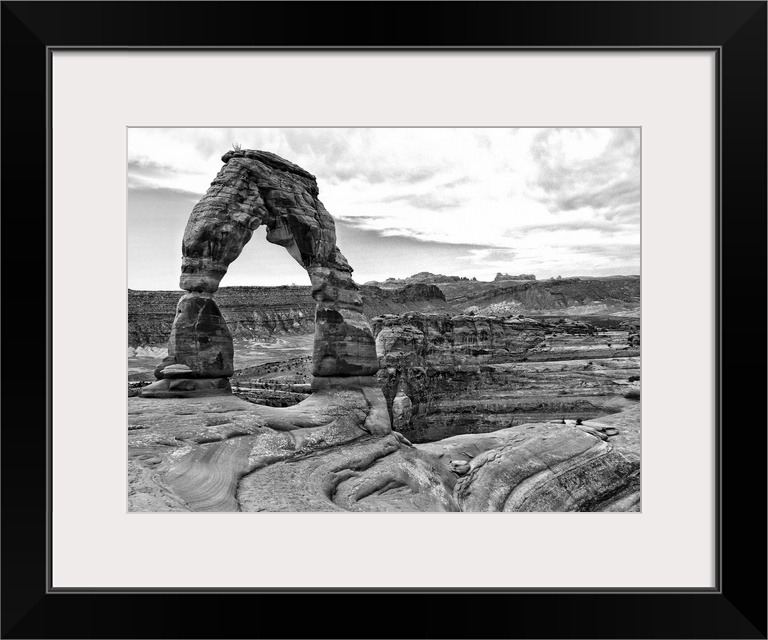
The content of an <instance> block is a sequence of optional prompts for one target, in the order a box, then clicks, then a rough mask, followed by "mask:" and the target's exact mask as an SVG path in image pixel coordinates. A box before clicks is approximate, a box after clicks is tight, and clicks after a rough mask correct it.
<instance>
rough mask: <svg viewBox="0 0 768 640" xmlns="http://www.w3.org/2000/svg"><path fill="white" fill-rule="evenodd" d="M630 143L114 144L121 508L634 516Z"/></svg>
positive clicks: (636, 190) (540, 138)
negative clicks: (124, 443)
mask: <svg viewBox="0 0 768 640" xmlns="http://www.w3.org/2000/svg"><path fill="white" fill-rule="evenodd" d="M640 134H641V131H640V128H639V127H614V128H610V127H595V128H574V127H552V128H527V127H525V128H496V127H484V128H442V127H435V128H391V127H381V128H239V129H233V128H139V127H132V128H129V129H128V132H127V137H128V141H127V142H128V158H127V177H128V191H127V214H128V229H127V242H128V247H127V250H128V283H127V285H128V347H127V357H128V363H127V367H128V416H127V423H128V426H127V438H128V496H127V510H128V511H129V512H155V513H156V512H340V513H344V512H640V511H641V492H640V484H641V482H640V458H641V456H640V417H641V403H640V396H641V392H640V390H641V375H640V374H641V369H640V309H641V300H640V285H641V279H640V222H641V179H640V167H641V135H640Z"/></svg>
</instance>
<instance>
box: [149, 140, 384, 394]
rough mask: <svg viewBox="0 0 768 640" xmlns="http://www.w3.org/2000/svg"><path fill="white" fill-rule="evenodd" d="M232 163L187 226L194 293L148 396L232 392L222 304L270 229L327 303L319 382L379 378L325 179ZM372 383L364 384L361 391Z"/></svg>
mask: <svg viewBox="0 0 768 640" xmlns="http://www.w3.org/2000/svg"><path fill="white" fill-rule="evenodd" d="M222 161H223V162H224V167H222V169H221V170H220V171H219V174H218V175H217V176H216V178H215V180H214V181H213V182H212V183H211V186H210V187H209V188H208V191H207V192H206V194H205V195H204V196H203V198H202V199H201V200H200V202H198V203H197V204H196V205H195V207H194V208H193V210H192V213H191V215H190V217H189V221H188V222H187V227H186V230H185V232H184V239H183V241H182V264H181V278H180V282H179V284H180V288H181V289H183V290H185V291H186V292H187V293H185V294H184V295H183V296H182V297H181V299H180V300H179V304H178V306H177V311H176V317H175V319H174V324H173V329H172V332H171V337H170V339H169V342H168V357H167V358H165V359H164V360H163V362H162V363H161V364H160V365H159V366H158V367H157V369H156V370H155V377H156V378H158V381H157V382H155V383H154V384H152V385H150V386H148V387H146V388H145V389H144V391H143V392H142V395H143V396H144V397H192V396H205V395H220V394H228V393H231V389H230V387H229V381H228V378H229V377H230V376H231V375H232V373H233V372H234V369H233V364H232V362H233V354H234V349H233V343H232V335H231V333H230V332H229V329H228V327H227V325H226V322H225V321H224V318H223V317H222V315H221V312H220V311H219V308H218V306H217V305H216V301H215V299H214V297H213V295H214V294H215V293H216V291H217V290H218V287H219V283H220V282H221V279H222V278H223V277H224V275H225V274H226V272H227V269H228V267H229V265H230V264H231V263H232V262H233V261H234V260H235V259H236V258H237V257H238V256H239V255H240V252H241V251H242V249H243V247H244V246H245V244H246V243H247V242H248V241H249V240H250V239H251V236H252V235H253V232H254V231H255V230H256V229H257V228H258V227H259V226H260V225H265V226H266V227H267V240H268V241H269V242H272V243H274V244H277V245H281V246H283V247H285V248H286V249H287V251H288V253H289V254H290V255H291V256H292V257H293V258H294V259H295V260H296V261H297V262H298V263H299V264H300V265H301V266H302V267H303V268H304V269H305V270H306V271H307V273H308V274H309V278H310V282H311V285H312V297H313V298H314V299H315V301H316V304H317V306H316V311H315V340H314V351H313V375H314V376H315V377H316V378H345V377H346V378H349V377H358V378H359V377H363V378H369V377H372V376H373V375H374V374H375V373H376V372H377V371H378V369H379V363H378V359H377V356H376V347H375V343H374V339H373V335H372V333H371V328H370V326H369V324H368V322H367V320H366V319H365V317H364V316H363V314H362V299H361V296H360V292H359V287H358V286H357V284H356V283H355V282H354V280H353V279H352V268H351V267H350V266H349V263H348V262H347V260H346V259H345V258H344V256H343V255H342V253H341V252H340V251H339V249H338V247H337V246H336V229H335V225H334V222H333V218H332V217H331V215H330V214H329V213H328V211H327V210H326V209H325V207H324V206H323V203H322V202H320V200H319V199H318V197H317V196H318V193H319V189H318V186H317V181H316V179H315V177H314V176H313V175H312V174H310V173H308V172H307V171H305V170H304V169H302V168H301V167H299V166H297V165H295V164H293V163H291V162H288V161H287V160H284V159H283V158H280V157H279V156H277V155H275V154H273V153H269V152H266V151H255V150H241V151H230V152H228V153H226V154H225V155H224V156H223V157H222ZM329 382H330V381H329ZM350 382H351V381H350ZM368 382H372V380H371V381H362V380H358V382H357V386H358V387H359V386H369V385H368V384H367V383H368ZM337 384H338V382H336V383H334V385H337ZM315 386H317V387H318V388H324V387H325V386H327V384H326V385H324V384H323V383H321V382H320V381H316V385H315Z"/></svg>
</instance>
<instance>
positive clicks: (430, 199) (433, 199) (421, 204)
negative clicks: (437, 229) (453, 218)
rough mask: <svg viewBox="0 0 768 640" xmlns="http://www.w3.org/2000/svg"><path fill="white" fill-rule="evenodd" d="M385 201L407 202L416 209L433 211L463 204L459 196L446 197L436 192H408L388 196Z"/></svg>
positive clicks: (453, 207) (454, 207)
mask: <svg viewBox="0 0 768 640" xmlns="http://www.w3.org/2000/svg"><path fill="white" fill-rule="evenodd" d="M384 202H405V203H407V204H409V205H410V206H412V207H414V208H415V209H432V210H433V211H443V210H445V209H456V208H457V207H459V206H461V204H462V200H460V199H459V198H446V197H444V196H440V195H439V194H434V193H408V194H403V195H396V196H387V197H385V198H384Z"/></svg>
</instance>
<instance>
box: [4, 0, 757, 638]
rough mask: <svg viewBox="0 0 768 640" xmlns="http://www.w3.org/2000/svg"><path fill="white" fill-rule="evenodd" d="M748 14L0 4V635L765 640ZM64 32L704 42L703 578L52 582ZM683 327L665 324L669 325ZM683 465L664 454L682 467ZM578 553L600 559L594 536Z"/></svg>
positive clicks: (140, 42)
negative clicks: (710, 65) (205, 586)
mask: <svg viewBox="0 0 768 640" xmlns="http://www.w3.org/2000/svg"><path fill="white" fill-rule="evenodd" d="M766 8H767V4H766V2H764V1H759V2H698V1H693V2H578V1H577V2H472V3H469V2H352V3H326V2H307V3H304V2H217V3H212V2H2V9H1V11H2V13H1V14H0V15H1V20H2V33H1V35H2V40H1V46H2V90H3V93H2V95H3V109H2V125H3V126H2V177H3V181H2V185H3V187H5V188H4V189H3V190H2V205H3V217H2V222H3V227H4V229H3V230H4V232H5V233H4V234H3V236H4V240H5V242H4V246H3V249H4V251H3V254H2V264H3V267H4V269H3V281H4V284H5V285H6V286H5V287H3V290H4V292H5V298H6V299H5V302H6V305H7V306H6V309H10V310H11V311H10V313H9V314H6V315H5V316H4V319H5V320H6V323H7V324H6V327H9V329H8V330H7V331H6V334H5V337H6V338H9V339H7V340H6V341H4V347H5V354H4V356H5V357H4V359H3V360H4V367H3V368H4V373H7V374H8V375H6V376H5V384H4V385H3V387H2V388H3V400H4V402H3V412H4V417H5V418H6V420H5V424H4V428H3V429H2V480H3V482H2V515H3V529H2V534H3V535H2V596H3V597H2V637H3V638H140V637H166V638H172V637H179V638H204V637H207V638H211V637H227V638H234V637H251V636H259V637H343V638H346V637H466V638H472V637H527V638H766V597H767V591H766V457H765V452H766V428H765V411H764V406H765V405H764V402H757V403H756V402H755V396H757V398H758V399H759V400H764V398H765V395H764V394H765V389H766V384H765V383H766V370H765V364H764V354H765V353H766V349H765V342H764V340H765V331H764V328H765V324H764V319H765V311H766V300H765V291H766V280H765V274H766V268H765V267H766V217H767V216H766V209H767V205H766V15H767V12H766ZM263 25H268V28H264V26H263ZM64 47H66V48H82V49H101V48H111V49H119V48H125V49H130V50H136V49H141V48H149V49H159V48H163V49H165V48H170V49H181V50H188V49H193V48H198V47H205V48H228V47H245V48H249V47H250V48H318V49H326V48H336V49H355V48H381V49H395V48H430V49H435V50H450V49H454V48H469V49H475V48H476V49H484V48H501V49H504V48H516V49H520V48H537V49H540V48H544V49H546V48H557V49H573V50H584V49H597V48H607V49H611V48H622V49H625V48H629V49H634V50H639V51H642V50H654V49H672V48H674V49H693V50H701V49H708V50H712V51H715V52H716V53H717V59H718V68H719V79H720V84H719V86H718V94H719V97H720V104H719V105H718V109H719V114H718V126H719V132H718V134H719V135H718V139H719V148H718V150H717V156H718V164H719V166H718V192H717V200H718V203H719V210H718V214H717V221H718V230H717V244H718V247H717V248H716V269H717V273H716V277H715V280H716V283H717V288H718V295H717V309H718V319H717V340H718V344H717V353H718V363H717V377H718V380H717V385H718V406H717V421H718V426H717V434H718V447H719V449H718V454H719V465H718V468H717V489H718V490H717V491H716V493H717V496H718V508H717V516H718V523H719V524H718V528H717V533H716V537H717V547H718V558H717V565H718V566H717V576H716V585H717V586H716V587H715V588H714V589H712V590H696V591H692V590H673V589H666V590H654V589H643V590H640V589H637V590H631V589H625V590H602V591H595V590H578V589H572V590H546V589H544V590H536V591H535V590H529V591H516V592H503V591H499V590H495V591H482V592H466V591H461V590H446V591H445V592H435V591H430V592H419V591H414V590H411V591H402V590H384V589H381V590H368V591H366V592H359V591H348V592H343V591H341V592H339V591H333V592H332V591H322V590H319V591H315V592H307V591H303V592H290V593H278V592H268V593H266V592H261V593H252V592H248V591H247V590H241V591H234V590H228V591H221V592H217V591H213V590H201V589H191V590H190V592H188V593H187V592H179V591H178V590H176V591H167V592H161V591H157V590H154V591H153V592H151V593H147V592H143V591H144V590H141V589H134V590H128V589H112V590H91V591H88V592H74V591H68V590H51V589H50V588H49V585H50V574H49V562H48V560H49V554H50V526H51V522H50V506H51V505H50V486H49V484H48V478H49V469H50V465H51V451H50V446H49V445H50V415H51V414H50V383H51V367H50V354H51V351H50V344H49V341H50V321H51V317H50V309H51V306H50V304H51V288H50V283H51V276H52V274H51V272H50V255H51V250H52V248H51V245H50V237H49V236H46V228H48V226H49V224H50V185H51V183H50V179H51V176H50V168H51V165H50V158H49V157H48V155H49V153H50V148H49V137H48V131H49V129H50V126H51V119H50V109H51V105H50V103H49V83H50V75H49V63H50V55H51V51H52V50H55V49H56V48H64ZM46 150H48V153H46V152H45V151H46ZM46 187H47V188H46ZM45 237H48V241H47V242H44V240H43V238H45ZM44 246H45V256H43V255H42V250H43V247H44ZM33 248H36V249H37V251H34V252H32V251H30V250H31V249H33ZM683 250H684V249H683V248H681V251H683ZM34 255H37V256H38V257H37V258H35V259H34V260H33V259H32V257H33V256H34ZM670 277H673V275H671V276H670ZM703 277H709V276H708V275H706V274H705V275H703ZM677 286H684V283H683V284H680V285H677ZM84 295H87V292H85V293H84ZM745 296H747V302H745ZM750 296H751V297H750ZM745 305H748V306H749V309H750V312H749V314H747V315H749V317H745V314H744V313H741V314H740V316H739V318H738V322H739V325H738V328H737V324H736V323H737V317H736V313H737V311H738V310H740V309H741V310H742V311H743V309H744V307H745ZM755 309H757V313H754V310H755ZM726 311H729V312H730V313H728V314H727V320H726V317H725V316H726V313H725V312H726ZM755 316H757V320H756V319H755ZM695 321H696V320H695V318H691V319H680V322H681V323H682V324H683V327H681V329H680V330H681V332H682V333H684V323H685V322H695ZM19 325H21V326H19ZM754 325H757V326H756V327H755V326H754ZM20 329H21V333H22V334H26V335H22V336H21V337H23V338H24V339H19V330H20ZM745 342H747V344H745ZM756 343H757V344H756ZM32 353H34V354H36V356H37V357H35V358H33V357H32ZM31 362H34V363H35V364H34V365H33V368H32V369H33V371H34V372H33V373H28V371H29V368H28V363H31ZM41 362H45V363H46V375H45V377H43V376H42V374H41V373H40V372H41V371H42V366H41V364H40V363H41ZM24 365H26V366H24ZM35 369H37V371H35ZM25 370H26V371H27V373H25ZM33 378H34V379H33ZM745 396H746V397H745ZM696 400H697V399H691V401H692V402H695V401H696ZM44 452H45V453H44ZM684 466H685V462H684V452H681V473H684ZM674 490H675V489H674V487H671V488H670V491H674ZM684 498H685V497H684V496H681V497H680V499H684ZM86 526H87V525H86ZM609 544H610V542H609ZM613 551H614V552H615V551H616V549H615V547H614V548H613ZM625 551H626V553H631V552H632V550H631V549H627V550H625ZM376 552H377V550H376V549H372V553H376ZM116 553H119V549H116ZM594 553H595V555H596V561H600V550H599V547H598V548H596V549H595V551H594ZM358 616H359V617H360V618H361V620H360V621H358V620H357V618H358Z"/></svg>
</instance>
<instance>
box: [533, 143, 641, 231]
mask: <svg viewBox="0 0 768 640" xmlns="http://www.w3.org/2000/svg"><path fill="white" fill-rule="evenodd" d="M531 157H532V159H533V162H534V164H535V167H536V173H535V176H534V178H533V180H532V181H531V186H532V189H533V191H534V193H535V194H536V196H537V197H538V198H539V199H540V201H542V202H544V203H546V204H547V205H548V207H549V208H550V210H551V211H552V212H557V213H567V212H571V211H577V210H580V209H588V210H590V211H592V212H595V213H596V214H598V215H600V216H601V217H603V218H604V219H606V220H610V219H611V218H613V217H615V216H617V215H619V214H621V213H622V212H623V211H625V210H626V209H639V205H640V130H639V129H634V128H622V129H546V130H543V131H541V132H540V133H539V134H538V135H537V136H536V137H535V138H534V140H533V141H532V143H531Z"/></svg>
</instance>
